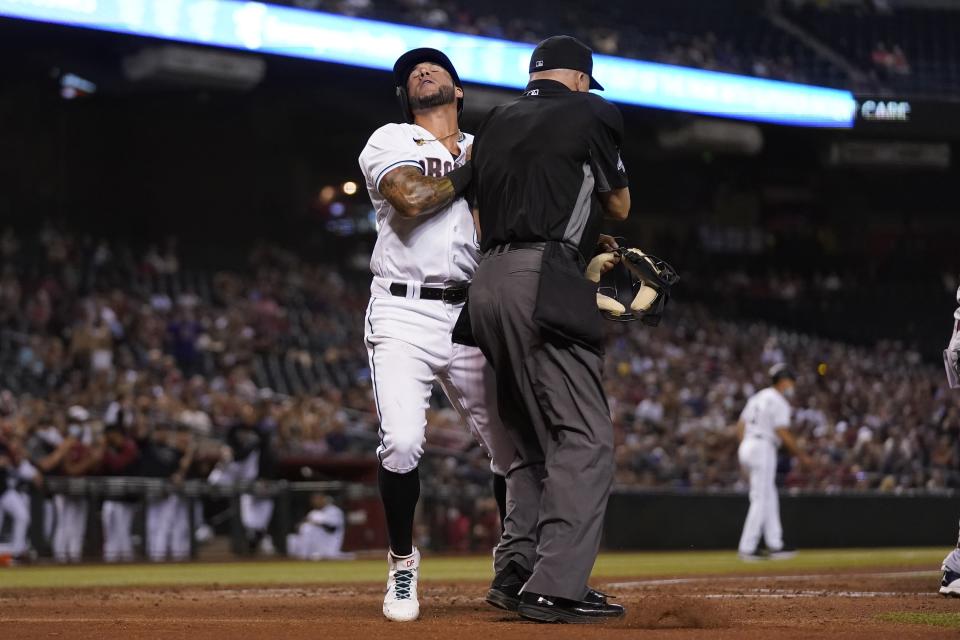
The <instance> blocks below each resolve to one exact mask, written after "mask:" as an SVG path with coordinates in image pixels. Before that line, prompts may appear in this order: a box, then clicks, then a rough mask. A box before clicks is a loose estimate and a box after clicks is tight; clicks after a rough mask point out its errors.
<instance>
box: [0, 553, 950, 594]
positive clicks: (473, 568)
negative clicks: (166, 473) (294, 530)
mask: <svg viewBox="0 0 960 640" xmlns="http://www.w3.org/2000/svg"><path fill="white" fill-rule="evenodd" d="M943 555H944V550H943V549H940V548H932V549H842V550H810V551H802V552H801V553H800V554H799V555H798V556H797V557H796V558H793V559H791V560H783V561H778V562H758V563H748V564H745V563H742V562H740V561H739V560H738V559H737V556H736V553H735V552H733V551H684V552H642V553H605V554H602V555H601V556H600V558H599V560H598V561H597V565H596V568H595V569H594V573H593V576H594V579H595V580H616V579H626V578H643V577H650V576H664V577H672V576H689V575H698V574H701V575H702V574H727V573H729V574H733V573H739V574H755V573H770V574H779V573H792V572H800V571H818V570H821V571H822V570H838V569H839V570H842V569H867V568H878V569H896V568H898V567H929V568H930V570H931V571H936V569H937V568H938V567H939V566H940V562H941V560H943ZM422 572H423V579H424V580H435V581H459V580H474V581H485V580H489V579H490V576H491V562H490V556H489V555H484V556H468V557H430V556H429V555H428V556H427V557H426V558H425V559H424V564H423V569H422ZM384 575H385V567H384V562H383V560H352V561H342V562H319V563H311V562H293V561H272V562H224V563H201V562H198V563H193V564H180V565H173V564H156V565H153V564H136V565H83V566H69V567H60V566H32V567H31V566H25V567H11V568H7V569H3V568H0V589H24V588H57V587H63V588H74V587H96V586H100V587H103V586H164V585H171V586H174V585H216V584H220V585H244V584H247V585H250V584H258V585H260V584H286V585H297V584H336V583H349V582H380V581H381V580H383V579H384Z"/></svg>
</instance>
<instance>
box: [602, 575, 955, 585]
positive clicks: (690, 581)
mask: <svg viewBox="0 0 960 640" xmlns="http://www.w3.org/2000/svg"><path fill="white" fill-rule="evenodd" d="M938 574H939V571H885V572H882V573H818V574H809V573H805V574H804V573H801V574H793V575H750V576H714V577H710V576H697V577H693V578H665V579H660V580H634V581H631V582H608V583H606V586H608V587H610V588H612V589H636V588H638V587H663V586H667V585H671V584H693V583H697V582H747V581H754V582H761V581H763V582H765V581H769V580H829V579H834V580H835V579H838V578H911V577H913V578H921V577H928V576H933V575H938Z"/></svg>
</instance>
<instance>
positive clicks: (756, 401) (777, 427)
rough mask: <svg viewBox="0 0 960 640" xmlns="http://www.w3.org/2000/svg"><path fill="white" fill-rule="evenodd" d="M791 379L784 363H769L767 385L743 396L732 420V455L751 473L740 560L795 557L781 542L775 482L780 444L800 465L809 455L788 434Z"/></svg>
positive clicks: (804, 462)
mask: <svg viewBox="0 0 960 640" xmlns="http://www.w3.org/2000/svg"><path fill="white" fill-rule="evenodd" d="M795 380H796V376H795V375H794V373H793V372H792V371H791V370H790V369H789V368H788V367H787V366H786V365H785V364H776V365H774V366H773V367H772V368H771V369H770V382H771V384H770V386H769V387H767V388H765V389H761V390H760V391H758V392H757V393H755V394H754V395H753V396H751V397H750V399H749V400H747V405H746V406H745V407H744V409H743V412H742V413H741V414H740V420H739V422H738V423H737V431H738V433H739V434H740V439H741V442H740V447H739V449H738V450H737V457H738V458H739V459H740V465H741V466H742V467H743V469H744V471H746V472H747V473H748V474H749V476H750V509H749V510H748V511H747V518H746V521H744V523H743V533H742V534H741V535H740V545H739V548H738V552H739V555H740V558H741V559H742V560H746V561H751V560H760V559H763V558H765V557H770V558H773V559H783V558H788V557H792V556H793V555H795V552H794V551H792V550H790V549H786V548H784V546H783V528H782V526H781V524H780V498H779V496H778V494H777V481H776V479H777V449H778V448H779V447H780V444H781V443H782V444H783V445H784V446H786V447H787V449H788V450H789V451H790V452H791V453H792V454H793V455H795V456H796V457H797V458H798V459H799V460H800V462H801V464H804V465H806V464H808V463H809V458H808V457H807V455H806V454H805V453H804V452H803V451H801V450H800V449H799V447H798V446H797V442H796V440H795V439H794V437H793V434H791V433H790V401H789V398H791V397H793V388H794V384H795ZM761 535H762V536H763V539H764V542H765V543H766V546H767V550H768V555H767V556H765V555H763V554H761V553H760V552H759V551H758V546H759V544H760V536H761Z"/></svg>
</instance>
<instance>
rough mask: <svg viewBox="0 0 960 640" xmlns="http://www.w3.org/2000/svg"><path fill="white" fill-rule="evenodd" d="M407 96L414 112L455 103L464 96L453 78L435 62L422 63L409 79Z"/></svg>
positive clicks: (415, 68) (414, 69) (416, 67)
mask: <svg viewBox="0 0 960 640" xmlns="http://www.w3.org/2000/svg"><path fill="white" fill-rule="evenodd" d="M407 96H409V99H410V106H411V108H413V110H414V111H417V110H419V109H425V108H430V107H438V106H440V105H444V104H449V103H451V102H454V101H455V100H456V99H457V98H458V97H461V96H462V93H460V89H458V88H456V87H455V86H454V85H453V76H451V75H450V73H449V72H448V71H447V70H446V69H444V68H443V67H441V66H440V65H438V64H436V63H434V62H421V63H420V64H418V65H417V66H415V67H414V68H413V70H412V71H411V72H410V76H409V77H408V78H407Z"/></svg>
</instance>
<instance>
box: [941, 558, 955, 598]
mask: <svg viewBox="0 0 960 640" xmlns="http://www.w3.org/2000/svg"><path fill="white" fill-rule="evenodd" d="M940 571H942V572H943V573H942V574H941V575H940V595H942V596H950V597H951V598H960V573H957V572H956V571H952V570H950V569H948V568H947V567H946V565H944V566H942V567H940Z"/></svg>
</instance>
